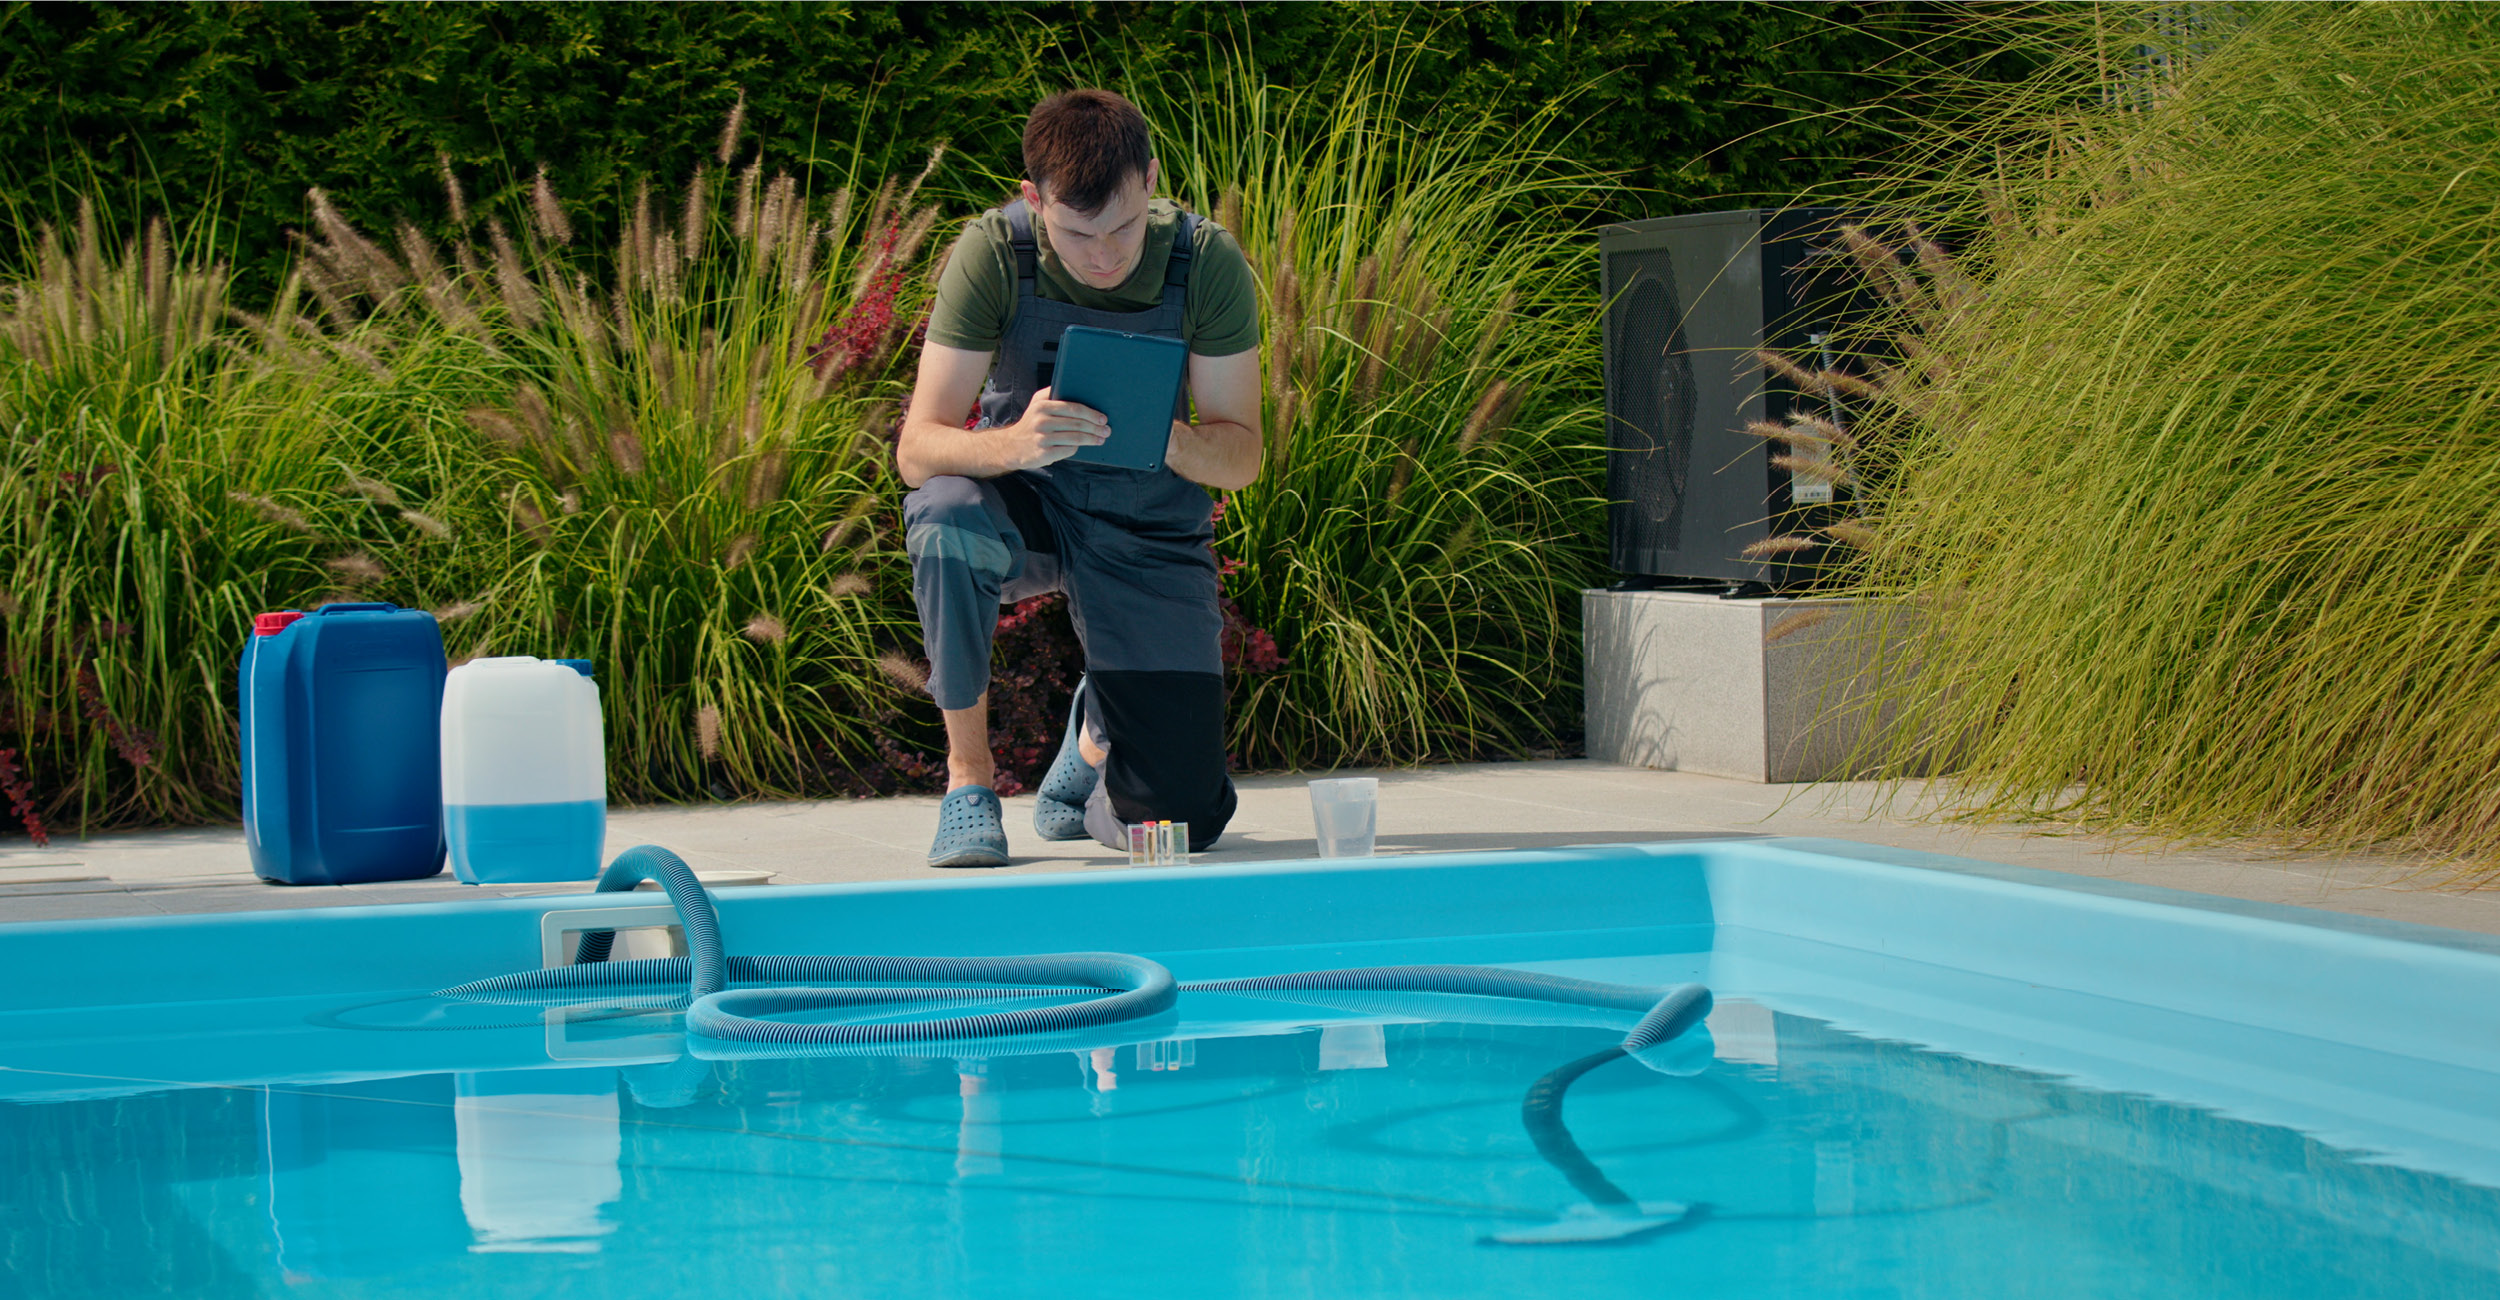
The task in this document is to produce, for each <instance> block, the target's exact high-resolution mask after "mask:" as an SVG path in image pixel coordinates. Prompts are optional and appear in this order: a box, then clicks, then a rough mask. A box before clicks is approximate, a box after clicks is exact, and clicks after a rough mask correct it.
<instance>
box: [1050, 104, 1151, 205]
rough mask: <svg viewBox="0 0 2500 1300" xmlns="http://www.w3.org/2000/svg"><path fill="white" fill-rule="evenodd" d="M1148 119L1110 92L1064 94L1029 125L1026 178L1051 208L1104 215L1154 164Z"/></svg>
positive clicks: (1133, 105)
mask: <svg viewBox="0 0 2500 1300" xmlns="http://www.w3.org/2000/svg"><path fill="white" fill-rule="evenodd" d="M1154 156H1155V151H1154V142H1153V141H1152V140H1150V139H1149V138H1148V137H1147V134H1146V115H1145V114H1143V113H1140V112H1138V111H1137V105H1135V104H1132V103H1130V102H1128V101H1127V100H1126V99H1123V98H1121V97H1120V96H1118V95H1115V94H1113V93H1111V92H1110V91H1108V90H1063V91H1061V92H1059V93H1058V94H1056V95H1053V96H1051V97H1050V98H1048V99H1045V100H1043V101H1042V102H1041V103H1038V104H1035V105H1034V106H1033V115H1032V116H1031V117H1028V118H1026V119H1024V178H1025V179H1026V180H1029V181H1031V182H1033V185H1034V188H1036V189H1039V190H1040V191H1042V196H1043V198H1044V199H1046V200H1047V201H1049V202H1053V203H1064V204H1066V205H1067V206H1069V207H1071V208H1074V209H1076V210H1077V211H1079V212H1083V213H1087V214H1089V215H1090V214H1092V213H1095V212H1100V211H1101V210H1102V205H1103V204H1105V203H1109V202H1110V201H1111V195H1112V193H1113V192H1114V191H1116V190H1118V189H1119V188H1120V187H1121V186H1123V185H1126V184H1127V183H1128V180H1129V177H1131V176H1137V177H1141V178H1142V177H1143V176H1145V174H1146V166H1147V164H1149V163H1151V162H1153V161H1154Z"/></svg>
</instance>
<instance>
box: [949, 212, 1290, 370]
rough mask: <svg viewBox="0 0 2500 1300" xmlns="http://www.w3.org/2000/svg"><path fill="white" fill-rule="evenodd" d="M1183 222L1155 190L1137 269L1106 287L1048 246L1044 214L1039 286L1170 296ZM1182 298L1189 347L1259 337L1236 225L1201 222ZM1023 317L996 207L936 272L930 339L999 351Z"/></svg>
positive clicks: (1097, 304) (1078, 299) (1073, 292)
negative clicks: (1169, 269) (1169, 276)
mask: <svg viewBox="0 0 2500 1300" xmlns="http://www.w3.org/2000/svg"><path fill="white" fill-rule="evenodd" d="M1180 222H1181V210H1180V206H1179V205H1178V204H1175V203H1173V202H1172V201H1171V200H1170V199H1164V198H1156V199H1149V200H1148V201H1147V203H1146V247H1145V248H1144V250H1142V251H1141V252H1140V253H1139V254H1138V258H1137V269H1136V270H1134V271H1131V272H1130V273H1129V277H1128V279H1127V280H1126V281H1124V282H1122V284H1121V285H1120V287H1119V288H1117V289H1111V290H1103V289H1096V288H1092V287H1090V286H1088V285H1086V284H1085V283H1084V282H1083V281H1080V280H1078V279H1077V278H1076V277H1075V276H1072V275H1070V274H1068V272H1067V269H1066V268H1065V267H1064V266H1062V265H1061V264H1060V261H1059V254H1058V253H1056V252H1054V251H1052V249H1051V247H1050V232H1049V231H1048V230H1047V229H1046V228H1045V227H1044V226H1043V225H1042V223H1041V221H1040V220H1038V219H1036V220H1035V221H1034V222H1033V234H1034V242H1035V244H1036V245H1037V246H1038V249H1039V252H1040V258H1039V261H1040V266H1039V267H1038V269H1037V270H1036V272H1035V274H1034V277H1033V292H1034V293H1036V294H1039V295H1040V296H1042V297H1044V298H1048V299H1050V300H1051V301H1053V302H1065V303H1074V304H1075V305H1077V306H1079V307H1090V308H1092V309H1094V310H1096V311H1145V310H1147V309H1149V308H1151V307H1153V306H1154V305H1155V304H1157V303H1159V302H1161V301H1163V270H1164V264H1165V263H1166V262H1167V261H1169V260H1170V258H1171V256H1172V240H1173V238H1174V237H1175V236H1176V235H1178V234H1179V232H1180ZM1182 304H1183V305H1182V310H1181V319H1182V324H1181V339H1182V341H1183V342H1186V343H1187V344H1189V350H1190V351H1192V352H1194V353H1197V354H1198V355H1200V356H1205V357H1228V356H1231V355H1233V354H1234V353H1237V352H1247V351H1249V350H1250V349H1252V348H1255V347H1257V346H1258V345H1259V291H1258V286H1257V284H1256V283H1255V282H1254V281H1253V280H1252V279H1251V275H1250V262H1249V260H1248V259H1247V258H1244V257H1243V256H1242V255H1241V245H1240V243H1239V242H1237V241H1236V240H1234V238H1233V236H1232V232H1230V231H1228V230H1225V229H1224V228H1223V227H1221V226H1218V225H1217V224H1215V222H1213V221H1211V220H1207V221H1200V222H1199V223H1198V242H1197V255H1196V256H1195V257H1194V258H1192V259H1191V261H1190V265H1189V287H1188V291H1187V293H1186V295H1185V296H1184V297H1183V299H1182ZM1015 318H1016V249H1015V238H1014V236H1013V235H1012V234H1011V233H1010V232H1009V230H1008V227H1007V214H1006V213H1005V212H1003V211H1001V210H999V209H996V208H993V209H991V210H990V211H988V212H984V213H982V214H981V215H980V216H978V217H975V218H973V219H972V220H971V222H969V223H968V224H966V225H965V226H964V232H963V234H961V235H959V236H957V237H956V240H955V248H954V251H953V252H952V253H951V254H950V255H948V257H947V259H946V269H945V270H944V271H943V272H941V273H940V274H939V276H938V285H937V301H936V302H934V303H932V304H931V305H930V307H929V341H930V342H932V343H935V344H937V345H939V346H941V347H949V348H962V349H963V350H964V351H966V352H996V351H997V350H998V345H999V342H1000V340H1002V339H1004V338H1006V337H1007V327H1008V326H1009V325H1010V324H1012V323H1014V321H1015Z"/></svg>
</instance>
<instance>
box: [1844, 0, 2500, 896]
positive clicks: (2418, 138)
mask: <svg viewBox="0 0 2500 1300" xmlns="http://www.w3.org/2000/svg"><path fill="white" fill-rule="evenodd" d="M2189 11H2193V12H2192V13H2191V16H2196V21H2194V22H2188V23H2182V22H2181V20H2180V19H2181V14H2182V13H2183V12H2189ZM2197 15H2201V16H2197ZM2050 21H2051V23H2052V26H2051V27H2049V28H2046V29H2041V28H2034V29H2033V30H2032V33H2031V34H2032V36H2033V37H2034V38H2036V40H2035V48H2036V49H2039V50H2043V51H2047V52H2049V53H2051V54H2053V55H2055V56H2056V57H2055V59H2054V60H2053V61H2052V62H2051V63H2050V64H2049V67H2048V71H2047V72H2046V73H2044V74H2043V75H2042V76H2041V77H2040V78H2039V79H2038V80H2036V81H2035V82H2033V83H2032V84H2031V85H2030V86H2028V87H2026V88H2025V89H2024V91H2023V92H2021V93H2020V94H2017V95H2011V96H2001V97H1998V98H1994V99H1992V100H1989V101H1986V102H1985V103H1983V104H1982V105H1981V107H1982V108H1983V109H1984V110H1986V111H1984V112H1982V113H1981V114H1979V115H1978V116H1976V117H1975V118H1973V119H1971V120H1973V121H1976V122H1977V123H1978V125H1977V126H1975V127H1974V128H1972V129H1970V130H1968V131H1964V132H1960V133H1956V134H1950V135H1946V136H1943V137H1940V138H1939V139H1937V140H1936V141H1935V148H1934V150H1933V152H1932V153H1931V154H1930V155H1929V156H1928V157H1926V158H1925V159H1924V162H1925V163H1926V164H1927V165H1928V173H1927V179H1925V180H1923V181H1922V182H1920V183H1919V184H1916V185H1913V186H1908V187H1904V188H1902V189H1900V190H1897V191H1895V192H1893V193H1891V194H1888V195H1886V196H1885V197H1887V198H1888V199H1890V200H1891V201H1893V202H1894V203H1895V204H1896V205H1898V206H1899V207H1901V208H1903V209H1905V210H1913V211H1918V212H1920V213H1923V214H1927V215H1928V216H1930V217H1931V218H1932V229H1934V230H1935V231H1936V232H1937V233H1939V234H1940V235H1942V236H1943V237H1944V238H1945V240H1946V242H1947V243H1948V244H1952V245H1956V246H1957V257H1958V261H1959V264H1960V266H1961V267H1962V268H1964V269H1965V270H1966V271H1967V272H1968V273H1969V274H1970V275H1971V276H1972V277H1973V278H1974V280H1975V281H1976V283H1977V286H1978V289H1979V292H1978V293H1976V294H1975V295H1968V296H1964V297H1961V298H1960V299H1959V300H1958V301H1954V302H1951V303H1947V302H1945V301H1944V300H1943V299H1941V298H1939V297H1938V296H1937V294H1936V293H1935V292H1934V290H1935V289H1936V287H1937V286H1936V285H1935V284H1934V283H1933V282H1932V281H1928V280H1925V279H1922V278H1918V277H1915V276H1914V277H1913V281H1914V286H1915V291H1914V292H1912V293H1910V294H1908V295H1907V298H1906V301H1908V302H1909V303H1910V304H1911V306H1910V307H1907V308H1905V309H1904V311H1903V312H1901V313H1899V314H1897V315H1896V316H1895V317H1894V318H1893V319H1892V320H1890V321H1888V322H1886V324H1885V328H1886V329H1887V330H1891V331H1897V332H1899V333H1903V334H1906V335H1907V336H1909V337H1910V339H1911V342H1912V343H1913V345H1914V350H1913V356H1912V364H1907V365H1904V366H1902V367H1901V368H1900V369H1899V370H1898V371H1896V372H1895V373H1893V374H1892V375H1890V376H1888V382H1889V383H1890V384H1891V389H1890V392H1889V393H1888V399H1889V400H1888V402H1887V403H1886V405H1885V406H1884V408H1883V411H1882V413H1881V414H1879V415H1877V416H1876V417H1875V418H1874V419H1873V420H1872V421H1870V422H1867V423H1862V425H1861V428H1860V433H1861V435H1862V441H1864V442H1865V443H1866V444H1867V445H1869V446H1881V447H1885V448H1888V449H1889V451H1888V453H1887V455H1888V457H1889V459H1888V462H1887V466H1886V469H1885V473H1886V474H1888V475H1890V476H1891V477H1890V480H1889V481H1890V482H1891V483H1892V487H1891V488H1890V489H1889V490H1888V491H1887V492H1886V493H1885V494H1884V496H1883V499H1882V500H1881V501H1880V502H1879V503H1878V504H1877V506H1876V508H1875V509H1874V511H1873V517H1872V520H1871V522H1872V524H1873V527H1872V530H1871V532H1870V533H1868V534H1867V535H1866V536H1865V537H1863V538H1862V539H1861V540H1864V541H1866V542H1867V543H1868V549H1867V550H1866V551H1865V552H1864V554H1863V557H1862V558H1861V559H1860V560H1858V561H1857V562H1856V567H1855V568H1854V570H1853V572H1852V578H1853V582H1854V586H1855V589H1856V590H1857V591H1858V592H1859V593H1861V594H1865V595H1871V596H1876V597H1881V598H1906V599H1908V600H1911V601H1914V602H1916V607H1917V610H1918V613H1917V617H1916V618H1915V619H1914V620H1911V621H1910V624H1911V625H1913V626H1915V627H1916V628H1917V629H1918V631H1916V632H1915V633H1914V634H1904V635H1902V636H1901V637H1899V638H1897V639H1896V641H1895V643H1894V644H1893V645H1892V646H1891V647H1889V648H1890V650H1891V651H1892V652H1893V653H1895V654H1897V655H1905V656H1907V657H1908V658H1910V659H1912V660H1914V661H1915V662H1917V663H1918V664H1919V665H1920V672H1919V676H1918V678H1917V685H1916V686H1915V687H1914V688H1903V687H1899V686H1896V687H1894V688H1892V689H1891V690H1890V692H1889V696H1888V699H1887V701H1886V703H1887V704H1888V705H1889V706H1891V707H1893V708H1896V709H1898V710H1899V711H1900V716H1901V718H1902V720H1903V721H1904V723H1905V724H1906V726H1904V727H1903V728H1901V729H1900V730H1899V731H1897V732H1896V733H1895V736H1894V740H1893V746H1894V747H1893V749H1892V750H1891V752H1889V753H1888V754H1886V755H1883V756H1881V757H1883V758H1885V759H1886V760H1887V762H1888V766H1889V770H1890V771H1891V772H1892V773H1893V774H1894V775H1908V774H1910V773H1912V772H1914V771H1915V770H1916V769H1917V765H1918V764H1919V762H1921V761H1922V760H1923V757H1924V755H1923V753H1922V752H1921V747H1920V744H1919V738H1935V737H1951V738H1953V742H1954V746H1955V749H1956V751H1957V761H1958V771H1959V774H1960V777H1961V780H1960V781H1959V782H1958V783H1956V785H1955V787H1954V788H1955V790H1956V791H1957V792H1958V793H1957V796H1956V797H1957V798H1958V800H1959V802H1958V803H1957V804H1955V805H1954V807H1956V808H1957V809H1958V810H1959V811H1961V812H1963V813H1965V814H1969V815H1974V816H1978V817H1985V818H2018V819H2050V820H2055V821H2060V822H2070V823H2079V824H2082V825H2085V826H2089V827H2094V828H2100V829H2108V830H2119V831H2136V832H2143V833H2150V834H2157V835H2162V836H2179V837H2188V838H2200V839H2201V838H2220V837H2239V836H2260V837H2267V838H2279V839H2285V840H2289V841H2293V842H2298V843H2305V844H2309V845H2314V846H2319V847H2333V848H2350V847H2356V846H2375V847H2381V848H2393V849H2400V850H2411V851H2416V852H2420V853H2423V854H2428V855H2431V856H2433V857H2435V858H2439V859H2444V860H2450V861H2456V862H2463V863H2471V864H2474V865H2476V866H2477V867H2479V868H2481V869H2484V870H2489V869H2491V868H2492V867H2494V866H2495V865H2500V728H2495V727H2494V726H2493V719H2494V718H2495V717H2500V651H2495V649H2494V647H2495V646H2496V645H2500V457H2496V456H2494V454H2493V452H2492V448H2491V429H2492V426H2493V423H2494V417H2495V407H2496V406H2500V133H2495V131H2494V130H2493V128H2492V123H2494V122H2495V121H2500V15H2494V14H2492V13H2491V12H2489V11H2488V10H2485V9H2482V8H2480V7H2476V6H2440V5H2368V6H2354V7H2344V6H2333V7H2330V6H2310V5H2286V6H2231V7H2225V6H2191V7H2186V10H2184V11H2183V10H2182V9H2181V7H2177V6H2152V7H2147V8H2143V9H2123V10H2122V9H2117V8H2115V7H2108V6H2095V7H2092V8H2090V9H2088V10H2074V11H2067V12H2064V13H2057V14H2052V16H2051V20H2050Z"/></svg>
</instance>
